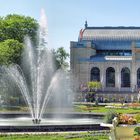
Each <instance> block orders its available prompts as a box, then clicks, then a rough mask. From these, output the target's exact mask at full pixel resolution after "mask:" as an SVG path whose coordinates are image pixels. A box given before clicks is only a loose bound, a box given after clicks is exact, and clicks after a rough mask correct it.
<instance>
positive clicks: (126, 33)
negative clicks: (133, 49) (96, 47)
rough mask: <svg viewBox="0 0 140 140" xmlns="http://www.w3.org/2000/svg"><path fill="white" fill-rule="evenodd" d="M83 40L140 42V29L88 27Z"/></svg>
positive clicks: (84, 31)
mask: <svg viewBox="0 0 140 140" xmlns="http://www.w3.org/2000/svg"><path fill="white" fill-rule="evenodd" d="M82 40H95V41H96V40H131V41H132V40H133V41H135V40H140V27H132V26H130V27H122V26H119V27H86V28H85V29H84V30H83V34H82Z"/></svg>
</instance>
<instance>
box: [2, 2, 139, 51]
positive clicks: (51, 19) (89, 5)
mask: <svg viewBox="0 0 140 140" xmlns="http://www.w3.org/2000/svg"><path fill="white" fill-rule="evenodd" d="M42 8H43V9H44V10H45V13H46V16H47V26H48V38H49V39H48V40H49V42H48V43H49V44H50V46H51V47H52V48H55V49H57V48H59V47H64V48H65V49H66V51H67V52H69V49H70V41H77V40H78V35H79V31H80V29H81V28H84V24H85V21H86V20H87V22H88V26H140V0H0V16H6V15H7V14H21V15H25V16H31V17H33V18H35V19H36V20H38V21H39V17H40V11H41V9H42Z"/></svg>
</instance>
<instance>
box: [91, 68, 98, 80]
mask: <svg viewBox="0 0 140 140" xmlns="http://www.w3.org/2000/svg"><path fill="white" fill-rule="evenodd" d="M90 80H91V81H100V70H99V68H97V67H93V68H92V69H91V76H90Z"/></svg>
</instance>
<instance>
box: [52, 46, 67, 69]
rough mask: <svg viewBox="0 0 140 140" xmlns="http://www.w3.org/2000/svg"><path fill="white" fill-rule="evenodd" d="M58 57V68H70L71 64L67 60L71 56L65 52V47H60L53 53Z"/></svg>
mask: <svg viewBox="0 0 140 140" xmlns="http://www.w3.org/2000/svg"><path fill="white" fill-rule="evenodd" d="M53 52H54V54H55V57H56V63H57V66H58V68H63V69H65V68H68V66H69V64H68V63H67V62H66V59H67V58H68V57H69V54H68V53H67V52H66V51H65V49H64V47H60V48H58V49H57V51H53Z"/></svg>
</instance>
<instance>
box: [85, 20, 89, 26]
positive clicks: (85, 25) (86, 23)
mask: <svg viewBox="0 0 140 140" xmlns="http://www.w3.org/2000/svg"><path fill="white" fill-rule="evenodd" d="M87 27H88V24H87V20H86V21H85V28H87Z"/></svg>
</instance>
